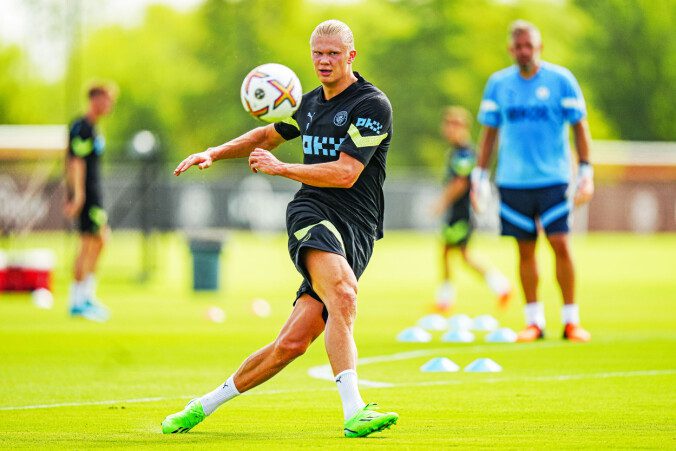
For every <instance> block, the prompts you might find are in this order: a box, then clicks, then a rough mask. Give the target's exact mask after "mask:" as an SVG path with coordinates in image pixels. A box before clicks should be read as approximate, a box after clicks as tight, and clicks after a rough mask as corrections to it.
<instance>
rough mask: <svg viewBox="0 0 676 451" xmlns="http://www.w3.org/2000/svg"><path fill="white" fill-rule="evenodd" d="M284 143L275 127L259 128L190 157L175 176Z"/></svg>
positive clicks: (181, 163) (183, 162)
mask: <svg viewBox="0 0 676 451" xmlns="http://www.w3.org/2000/svg"><path fill="white" fill-rule="evenodd" d="M282 142H284V138H282V135H280V134H279V133H278V132H277V130H275V126H274V125H272V124H270V125H266V126H264V127H257V128H254V129H253V130H250V131H248V132H246V133H244V134H243V135H241V136H239V137H237V138H235V139H232V140H230V141H228V142H226V143H224V144H221V145H220V146H216V147H209V148H208V149H207V150H205V151H203V152H199V153H194V154H192V155H189V156H188V157H187V158H186V159H184V160H183V161H181V162H180V163H179V165H178V166H176V169H174V175H176V176H178V175H181V174H182V173H184V172H185V171H187V170H188V169H189V168H190V167H191V166H197V167H198V168H199V169H207V168H208V167H210V166H211V165H212V164H213V162H214V161H216V160H225V159H230V158H243V157H246V156H248V155H249V154H250V153H251V152H252V151H253V150H254V149H256V148H259V147H260V148H264V149H269V150H272V149H274V148H276V147H277V146H279V145H280V144H281V143H282Z"/></svg>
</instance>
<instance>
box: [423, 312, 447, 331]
mask: <svg viewBox="0 0 676 451" xmlns="http://www.w3.org/2000/svg"><path fill="white" fill-rule="evenodd" d="M418 326H420V327H422V328H423V329H425V330H446V329H448V322H447V321H446V318H444V317H443V316H441V315H438V314H433V315H427V316H423V317H422V318H420V320H419V321H418Z"/></svg>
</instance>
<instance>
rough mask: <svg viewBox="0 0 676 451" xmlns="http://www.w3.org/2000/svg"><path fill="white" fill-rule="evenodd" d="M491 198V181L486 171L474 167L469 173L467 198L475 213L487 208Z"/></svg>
mask: <svg viewBox="0 0 676 451" xmlns="http://www.w3.org/2000/svg"><path fill="white" fill-rule="evenodd" d="M490 198H491V182H490V180H489V178H488V171H486V170H485V169H483V168H480V167H478V166H477V167H475V168H474V169H472V173H471V174H470V191H469V199H470V202H471V203H472V208H474V210H475V211H476V212H477V213H482V212H483V211H485V210H486V209H487V208H488V202H489V200H490Z"/></svg>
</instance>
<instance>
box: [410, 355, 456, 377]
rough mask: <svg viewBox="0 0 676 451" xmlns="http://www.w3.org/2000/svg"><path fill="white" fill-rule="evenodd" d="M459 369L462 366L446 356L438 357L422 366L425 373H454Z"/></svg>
mask: <svg viewBox="0 0 676 451" xmlns="http://www.w3.org/2000/svg"><path fill="white" fill-rule="evenodd" d="M458 370H460V367H459V366H458V365H456V364H455V362H453V361H451V360H450V359H447V358H446V357H436V358H434V359H432V360H430V361H429V362H427V363H425V364H424V365H423V366H421V367H420V371H422V372H425V373H454V372H456V371H458Z"/></svg>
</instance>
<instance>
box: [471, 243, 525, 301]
mask: <svg viewBox="0 0 676 451" xmlns="http://www.w3.org/2000/svg"><path fill="white" fill-rule="evenodd" d="M460 254H461V255H462V258H463V260H464V261H465V263H466V264H467V266H469V267H470V268H471V269H472V270H474V272H476V273H477V274H478V275H480V276H481V277H483V278H484V280H485V281H486V283H487V284H488V287H489V288H490V289H491V291H493V292H494V293H495V294H496V296H497V297H498V301H499V304H500V307H503V308H504V307H506V306H507V303H508V302H509V298H510V296H511V294H512V285H511V284H510V283H509V280H507V278H506V277H505V276H504V275H503V274H502V273H501V272H500V271H498V270H497V269H489V268H488V267H486V266H485V265H484V264H483V263H482V262H481V261H479V260H478V259H477V258H476V257H475V256H474V255H473V254H471V253H470V252H469V250H468V249H467V245H466V244H464V245H462V246H460Z"/></svg>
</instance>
